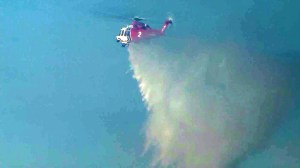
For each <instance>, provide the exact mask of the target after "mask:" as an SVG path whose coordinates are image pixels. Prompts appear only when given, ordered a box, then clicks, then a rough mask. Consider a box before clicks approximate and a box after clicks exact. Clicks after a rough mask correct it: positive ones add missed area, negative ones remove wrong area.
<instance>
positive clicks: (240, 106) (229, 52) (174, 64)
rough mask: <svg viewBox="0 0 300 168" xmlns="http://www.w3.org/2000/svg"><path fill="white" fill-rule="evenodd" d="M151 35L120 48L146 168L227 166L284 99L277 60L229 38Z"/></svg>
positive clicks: (266, 126) (264, 128) (247, 148)
mask: <svg viewBox="0 0 300 168" xmlns="http://www.w3.org/2000/svg"><path fill="white" fill-rule="evenodd" d="M155 40H156V41H155V42H153V41H152V42H148V43H147V44H144V43H140V44H132V45H131V46H130V47H129V49H128V51H129V60H130V62H131V66H132V69H133V72H134V77H135V78H136V79H137V81H138V83H139V87H140V91H141V93H142V96H143V99H144V102H145V104H146V105H147V107H148V110H149V117H148V121H147V123H146V145H145V146H146V147H145V148H146V149H145V150H146V151H149V150H152V149H153V150H154V153H155V154H154V156H155V157H154V159H153V165H152V166H163V167H166V166H172V165H173V166H174V165H175V166H176V167H189V168H198V167H205V168H224V167H234V166H236V165H235V164H236V162H238V160H239V159H241V158H243V157H244V155H245V154H246V153H247V152H252V151H255V150H256V149H258V148H260V146H263V143H264V142H265V141H266V140H267V139H268V135H269V134H270V132H272V129H273V124H274V122H276V121H277V119H278V118H280V116H281V115H282V114H283V113H284V112H285V109H286V107H287V105H288V103H287V102H288V101H289V98H290V97H291V91H290V89H289V86H288V85H287V84H286V82H285V81H286V78H288V77H286V76H287V71H284V66H282V65H281V64H279V63H278V62H277V61H276V59H271V57H267V56H262V55H252V54H250V53H247V52H246V51H245V50H244V49H242V48H238V47H237V46H235V45H234V44H226V45H223V46H216V45H212V46H208V45H203V44H201V43H200V42H199V41H197V40H191V39H185V40H183V39H181V41H179V40H178V41H176V40H175V39H167V40H166V39H163V40H157V39H155ZM158 41H159V42H158ZM168 41H173V42H172V43H169V42H168Z"/></svg>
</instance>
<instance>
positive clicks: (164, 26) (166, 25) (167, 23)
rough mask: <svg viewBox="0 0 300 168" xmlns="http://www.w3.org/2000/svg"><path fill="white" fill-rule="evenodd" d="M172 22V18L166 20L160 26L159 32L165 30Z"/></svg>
mask: <svg viewBox="0 0 300 168" xmlns="http://www.w3.org/2000/svg"><path fill="white" fill-rule="evenodd" d="M172 23H173V21H172V19H168V20H166V21H165V23H164V25H163V26H162V28H161V32H162V33H164V32H165V31H166V29H167V27H168V26H169V25H170V24H172Z"/></svg>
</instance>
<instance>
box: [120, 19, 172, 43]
mask: <svg viewBox="0 0 300 168" xmlns="http://www.w3.org/2000/svg"><path fill="white" fill-rule="evenodd" d="M132 20H133V22H132V23H131V25H127V26H126V27H122V28H121V30H120V33H119V35H117V36H116V41H117V42H118V43H119V42H120V43H121V46H122V47H126V46H129V44H130V43H132V42H139V41H142V40H145V39H150V38H153V37H159V36H163V35H164V34H165V31H166V29H167V28H168V26H169V25H170V24H172V23H173V21H172V19H171V18H169V19H167V20H165V22H164V24H163V25H162V27H161V29H152V28H151V27H150V26H149V25H147V24H145V23H143V22H142V21H143V20H145V19H144V18H139V17H134V18H133V19H132Z"/></svg>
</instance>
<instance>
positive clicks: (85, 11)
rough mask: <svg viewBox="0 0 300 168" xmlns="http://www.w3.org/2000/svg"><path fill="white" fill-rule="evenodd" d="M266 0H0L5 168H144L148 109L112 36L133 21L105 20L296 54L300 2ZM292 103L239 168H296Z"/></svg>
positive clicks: (0, 160) (0, 127) (0, 145)
mask: <svg viewBox="0 0 300 168" xmlns="http://www.w3.org/2000/svg"><path fill="white" fill-rule="evenodd" d="M269 3H270V2H269V1H262V2H256V1H255V0H253V1H250V0H247V1H243V2H241V1H236V2H231V1H230V2H229V1H228V2H227V1H224V2H223V1H222V2H221V1H206V0H203V1H200V2H198V1H190V2H186V3H184V2H181V1H179V0H178V1H174V2H170V1H169V2H160V1H135V0H132V1H105V0H103V1H101V0H98V1H97V0H90V1H83V0H77V1H68V0H63V1H59V0H57V1H55V0H45V1H39V0H15V1H11V0H0V116H1V117H0V167H5V168H6V167H8V168H23V167H24V168H27V167H28V168H29V167H30V168H40V167H41V168H42V167H43V168H44V167H47V168H66V167H72V168H84V167H90V168H94V167H99V168H114V167H141V168H142V167H148V165H149V164H150V162H151V151H150V152H148V153H147V154H146V155H142V154H143V151H144V145H145V123H146V121H147V116H148V112H147V110H146V107H145V105H144V103H143V101H142V96H141V94H140V91H139V88H138V83H137V82H136V80H135V79H134V78H133V77H132V74H133V72H132V71H130V62H129V61H128V51H127V49H124V48H121V47H120V45H119V44H117V43H116V42H115V39H114V38H115V35H116V34H118V31H119V28H120V27H121V26H124V25H126V24H128V23H129V22H128V23H127V22H126V21H118V20H116V19H112V18H109V17H104V16H103V14H105V13H108V14H116V15H124V16H125V17H127V16H128V17H130V16H133V15H140V16H145V17H151V18H153V20H155V21H163V20H164V19H165V18H166V17H168V16H172V17H173V18H174V23H175V24H174V26H173V27H172V28H171V31H170V37H172V38H194V39H197V40H200V41H201V43H209V44H221V43H226V42H228V41H230V42H235V43H238V44H240V46H242V47H244V48H247V49H248V50H249V51H250V50H251V51H252V52H254V53H259V54H265V55H268V56H280V55H281V54H283V55H284V56H286V55H288V56H291V57H289V59H294V58H295V56H296V57H299V43H300V41H299V39H300V38H299V33H297V32H296V30H299V28H300V22H299V17H300V14H299V11H300V10H299V2H298V1H288V2H286V3H283V2H280V1H274V2H272V4H271V5H269ZM158 4H160V5H158ZM267 7H268V8H270V10H264V9H266V8H267ZM274 11H275V12H274ZM288 11H289V12H290V13H287V12H288ZM128 21H129V20H128ZM149 22H150V23H149V24H150V25H151V26H152V25H153V26H152V27H156V26H159V25H157V24H155V23H154V24H151V21H150V20H149ZM153 22H154V21H153ZM170 46H171V45H170ZM166 47H168V46H166ZM174 50H175V51H176V49H174ZM189 52H193V51H189ZM297 60H299V59H297ZM291 62H293V61H291ZM295 71H296V70H295V69H294V70H293V72H295ZM298 79H299V78H298V76H297V77H295V80H298ZM295 83H296V84H299V82H298V81H294V85H293V87H295V89H294V90H297V85H295ZM295 95H297V97H299V96H298V95H299V93H298V92H297V93H295ZM294 100H295V99H294ZM293 103H294V106H293V107H292V108H290V109H289V111H292V112H287V113H288V115H287V116H285V118H284V119H283V120H282V121H281V123H279V124H278V123H277V125H278V126H277V127H276V128H277V129H276V131H275V132H274V133H273V134H272V136H271V142H270V144H272V145H270V146H268V147H267V148H266V149H265V150H263V151H262V152H260V153H258V154H253V155H251V156H249V157H247V158H246V159H245V161H243V162H242V164H241V166H240V167H241V168H248V167H262V168H266V167H268V166H269V167H272V165H274V163H276V165H279V167H286V164H287V163H289V164H291V166H295V165H297V166H298V165H300V163H299V160H300V159H299V158H300V152H299V147H298V148H296V149H295V147H293V146H295V144H297V145H298V146H299V145H300V144H299V143H298V142H297V140H298V139H299V138H300V135H299V132H300V131H299V129H300V125H299V123H300V122H299V120H300V115H299V114H298V113H299V108H300V107H299V106H298V105H297V103H299V100H295V101H294V102H293ZM292 148H294V149H295V150H293V152H290V150H291V149H292ZM282 151H286V153H288V154H289V153H292V154H293V157H292V160H289V159H291V158H290V157H287V155H288V154H287V155H285V154H283V153H284V152H282ZM270 155H271V157H269V156H270ZM295 158H296V159H295ZM281 159H283V161H282V162H281V161H279V160H281ZM284 159H285V160H284ZM277 162H280V163H277ZM280 165H281V166H280Z"/></svg>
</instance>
